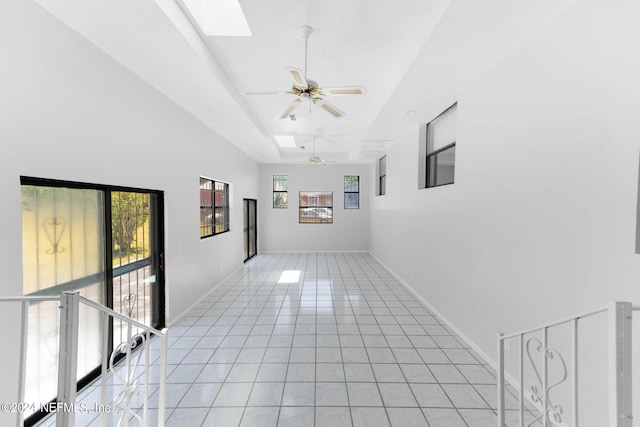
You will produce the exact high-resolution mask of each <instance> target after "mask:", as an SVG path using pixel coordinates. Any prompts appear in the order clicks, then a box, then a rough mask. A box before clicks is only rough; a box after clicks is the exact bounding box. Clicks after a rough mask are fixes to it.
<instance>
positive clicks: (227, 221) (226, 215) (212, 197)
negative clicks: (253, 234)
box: [200, 175, 231, 240]
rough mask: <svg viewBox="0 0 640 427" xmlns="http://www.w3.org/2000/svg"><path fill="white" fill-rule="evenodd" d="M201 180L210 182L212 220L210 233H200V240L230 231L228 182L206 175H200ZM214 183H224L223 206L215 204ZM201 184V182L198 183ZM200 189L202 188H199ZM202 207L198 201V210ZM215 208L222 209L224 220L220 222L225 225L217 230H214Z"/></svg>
mask: <svg viewBox="0 0 640 427" xmlns="http://www.w3.org/2000/svg"><path fill="white" fill-rule="evenodd" d="M202 180H206V181H209V182H211V190H208V191H210V192H211V211H212V215H213V216H212V220H213V222H212V223H211V234H206V235H204V236H203V235H200V240H202V239H208V238H210V237H213V236H218V235H220V234H224V233H227V232H229V231H231V225H230V223H231V218H230V217H229V213H230V210H231V208H230V205H229V183H228V182H225V181H221V180H217V179H212V178H207V177H206V176H202V175H200V181H201V182H202ZM216 184H224V190H223V191H224V201H225V204H224V205H223V206H216ZM200 185H202V184H200ZM200 191H202V190H200ZM203 208H204V207H203V206H202V203H200V210H202V209H203ZM216 208H222V209H223V210H224V213H225V215H224V218H225V219H226V221H225V222H223V223H222V224H223V225H225V226H226V228H225V229H224V230H222V231H218V232H216ZM200 227H201V228H202V225H200Z"/></svg>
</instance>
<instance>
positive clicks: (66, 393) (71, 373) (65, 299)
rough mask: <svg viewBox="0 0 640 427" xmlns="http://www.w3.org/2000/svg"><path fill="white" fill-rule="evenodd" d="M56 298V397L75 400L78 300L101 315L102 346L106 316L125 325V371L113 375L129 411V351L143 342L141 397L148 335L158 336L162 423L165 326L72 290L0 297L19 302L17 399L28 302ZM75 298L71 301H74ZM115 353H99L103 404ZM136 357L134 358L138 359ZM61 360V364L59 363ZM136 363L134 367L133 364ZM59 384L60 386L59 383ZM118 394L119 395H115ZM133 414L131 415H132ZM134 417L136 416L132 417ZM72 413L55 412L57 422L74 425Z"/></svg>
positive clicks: (22, 377) (23, 363)
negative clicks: (120, 384)
mask: <svg viewBox="0 0 640 427" xmlns="http://www.w3.org/2000/svg"><path fill="white" fill-rule="evenodd" d="M54 301H58V302H59V303H60V309H62V314H61V316H60V352H61V353H60V358H61V359H60V363H59V366H58V396H59V399H60V400H61V401H62V402H63V403H64V404H68V405H69V406H68V407H73V405H75V400H76V397H75V395H76V376H75V375H76V372H77V368H76V360H77V339H78V337H77V324H78V317H77V313H78V306H79V304H80V302H82V303H83V304H85V305H86V306H89V307H91V308H93V309H95V310H97V311H98V312H100V313H101V318H102V333H103V338H102V340H103V342H102V344H103V348H106V347H107V343H108V341H107V339H108V337H109V335H108V333H107V331H108V329H107V328H108V321H107V319H108V318H109V317H112V318H114V319H118V320H120V321H123V322H125V323H126V324H127V331H128V334H127V336H128V337H129V338H127V339H128V340H133V341H128V342H126V343H122V344H120V346H119V349H120V353H121V356H123V357H124V359H125V361H126V365H125V366H126V374H125V377H124V378H123V377H122V376H121V375H117V374H115V372H114V374H115V375H116V376H117V377H118V378H120V379H121V380H124V381H125V384H123V385H124V386H125V392H123V393H126V394H125V395H124V397H123V398H122V399H121V401H122V400H124V404H125V405H126V408H128V410H129V411H130V408H129V406H128V400H127V399H130V398H131V396H132V393H134V392H135V390H136V388H137V381H135V382H132V381H133V376H132V375H134V370H133V369H132V366H131V359H132V357H133V356H132V350H133V349H134V348H136V346H137V344H134V343H135V342H137V340H138V341H141V342H142V343H143V344H144V345H143V347H144V350H143V351H144V353H143V354H144V355H145V365H144V366H146V367H147V369H146V370H145V375H144V389H145V396H146V397H148V396H147V394H148V390H149V389H148V386H149V372H148V367H149V366H150V360H149V339H150V338H151V336H152V335H154V336H157V337H159V338H160V339H161V346H160V351H161V354H160V390H159V392H158V393H157V395H158V425H159V426H164V419H165V399H166V396H165V392H166V388H165V387H166V383H165V378H166V361H167V329H166V328H164V329H163V330H161V331H160V330H157V329H156V328H153V327H150V326H147V325H145V324H143V323H140V322H139V321H137V320H135V319H131V318H130V317H127V316H125V315H122V314H120V313H118V312H116V311H114V310H113V309H111V308H109V307H105V306H104V305H102V304H99V303H97V302H95V301H92V300H90V299H88V298H85V297H82V296H80V295H79V293H78V291H74V292H64V293H61V294H59V295H55V296H54V295H25V296H13V297H0V303H2V302H8V303H11V302H13V303H20V304H21V309H22V311H21V316H20V317H21V342H20V369H19V371H20V374H19V377H18V378H19V383H18V399H17V401H18V402H22V401H23V400H24V392H25V378H26V352H27V339H26V336H27V334H28V330H29V321H28V316H29V304H30V303H34V302H54ZM74 301H75V302H74ZM133 328H137V329H138V330H140V331H141V332H138V333H137V334H135V335H132V330H133ZM116 356H117V354H116V352H115V351H114V353H113V354H112V355H111V357H109V356H108V354H107V353H106V352H103V356H102V386H101V396H102V400H103V403H105V402H104V397H105V396H106V384H107V381H106V374H107V372H108V370H109V369H111V370H113V368H114V362H116V361H117V359H118V357H116ZM139 360H140V359H139V357H138V361H139ZM63 362H64V363H63ZM137 363H138V362H136V364H135V366H134V367H137V366H138V365H137ZM61 384H62V386H61ZM119 397H121V396H119ZM147 408H148V406H147V402H146V400H145V402H144V406H143V415H142V418H139V420H140V421H142V420H145V421H146V420H147ZM105 415H106V413H105V412H101V414H100V425H104V423H105V421H106V420H105ZM123 416H124V417H125V419H123V420H121V421H123V422H124V423H125V425H129V422H128V419H127V417H128V414H127V412H126V411H125V412H124V413H123ZM134 416H135V415H134ZM23 417H24V414H23V412H22V411H18V414H17V419H16V426H18V427H21V426H22V423H23V419H24V418H23ZM136 418H137V416H136ZM74 419H75V416H74V414H73V413H72V412H68V413H67V412H64V411H59V412H57V424H56V425H59V426H60V425H61V426H72V425H73V424H74V422H75V421H74Z"/></svg>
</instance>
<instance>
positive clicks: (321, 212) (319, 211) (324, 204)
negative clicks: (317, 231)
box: [299, 191, 333, 224]
mask: <svg viewBox="0 0 640 427" xmlns="http://www.w3.org/2000/svg"><path fill="white" fill-rule="evenodd" d="M299 222H300V224H333V192H331V191H301V192H300V212H299Z"/></svg>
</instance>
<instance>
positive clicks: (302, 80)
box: [246, 26, 367, 120]
mask: <svg viewBox="0 0 640 427" xmlns="http://www.w3.org/2000/svg"><path fill="white" fill-rule="evenodd" d="M312 31H313V28H311V27H309V26H304V27H302V32H303V37H304V73H303V72H302V71H300V70H299V69H297V68H293V67H289V68H287V70H288V71H289V74H290V75H291V78H292V79H293V86H292V87H291V90H289V91H270V92H247V93H246V94H247V95H280V94H285V95H294V96H296V98H295V99H294V100H293V102H292V103H291V105H290V106H289V108H287V109H286V110H285V111H284V112H283V113H282V114H281V115H280V116H279V117H278V118H279V119H280V120H284V119H286V118H288V117H289V116H290V115H291V114H292V113H293V111H294V110H295V109H296V108H297V107H298V106H299V105H300V104H301V103H302V100H303V99H307V100H309V101H310V102H311V103H313V104H315V105H318V106H319V107H320V108H322V109H323V110H324V111H326V112H328V113H329V114H331V115H332V116H334V117H335V118H337V119H339V118H342V117H344V112H342V111H341V110H340V109H338V108H337V107H336V106H334V105H332V104H330V103H328V102H327V101H325V99H324V97H325V96H329V95H331V96H345V95H364V94H365V93H366V92H367V89H366V88H364V87H363V86H348V87H324V88H323V87H320V86H319V85H318V83H317V82H316V81H315V80H311V79H309V78H307V51H308V42H309V36H310V35H311V32H312Z"/></svg>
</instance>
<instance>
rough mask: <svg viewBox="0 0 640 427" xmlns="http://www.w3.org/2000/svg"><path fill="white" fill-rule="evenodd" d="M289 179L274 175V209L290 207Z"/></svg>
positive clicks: (284, 176)
mask: <svg viewBox="0 0 640 427" xmlns="http://www.w3.org/2000/svg"><path fill="white" fill-rule="evenodd" d="M288 191H289V177H288V176H287V175H273V207H274V208H281V209H286V208H287V207H289V192H288Z"/></svg>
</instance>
